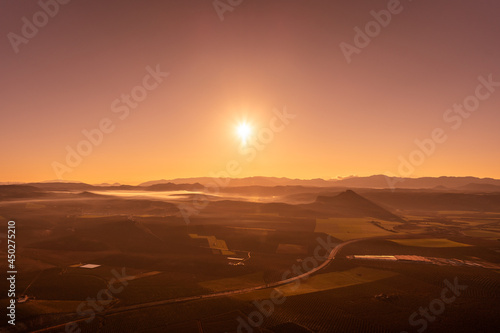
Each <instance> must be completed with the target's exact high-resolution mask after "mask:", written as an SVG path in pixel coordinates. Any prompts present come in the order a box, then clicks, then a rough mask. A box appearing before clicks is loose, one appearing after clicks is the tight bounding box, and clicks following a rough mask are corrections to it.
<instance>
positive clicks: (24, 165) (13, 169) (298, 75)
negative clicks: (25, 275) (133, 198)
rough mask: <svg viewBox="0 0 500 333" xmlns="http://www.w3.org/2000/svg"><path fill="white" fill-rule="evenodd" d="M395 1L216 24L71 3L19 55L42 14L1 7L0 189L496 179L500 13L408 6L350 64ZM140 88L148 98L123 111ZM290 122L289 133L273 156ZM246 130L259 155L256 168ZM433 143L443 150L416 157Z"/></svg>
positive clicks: (234, 14)
mask: <svg viewBox="0 0 500 333" xmlns="http://www.w3.org/2000/svg"><path fill="white" fill-rule="evenodd" d="M42 2H48V3H51V1H42ZM222 2H224V3H227V1H222ZM235 2H237V1H233V3H235ZM391 2H392V1H389V2H388V1H372V0H370V1H326V0H325V1H303V0H300V1H290V0H288V1H285V0H281V1H280V0H273V1H270V0H260V1H259V0H252V1H250V0H244V1H242V2H241V4H239V5H237V6H234V7H233V8H232V11H226V12H224V13H223V14H222V16H223V18H224V20H221V19H220V15H218V13H217V11H216V9H215V8H214V5H213V3H212V1H211V0H204V1H194V0H192V1H141V2H139V1H97V0H90V1H76V0H73V1H71V2H69V3H67V4H59V8H58V12H57V13H55V14H54V13H53V14H54V15H53V17H49V19H48V23H47V24H46V25H43V24H42V26H41V27H39V28H38V32H37V33H36V34H35V35H34V36H33V37H31V38H26V41H27V42H26V43H21V44H18V45H17V49H18V50H17V51H18V52H16V47H13V44H12V38H14V37H12V36H13V35H11V37H10V38H9V33H14V34H16V35H18V36H22V27H23V24H24V22H23V21H22V18H23V17H26V18H27V19H28V21H33V15H34V14H36V13H37V12H39V11H40V10H42V9H41V7H40V5H39V4H38V3H37V2H32V3H31V2H27V1H24V2H17V1H2V2H1V6H2V13H4V14H3V19H2V21H1V23H0V31H1V34H2V35H3V36H4V38H3V40H2V43H1V44H0V48H1V62H0V68H1V73H2V79H1V81H0V84H1V86H0V101H1V102H0V103H1V104H2V106H1V109H0V112H1V119H2V121H1V122H0V138H1V140H0V151H1V152H2V164H1V166H0V182H9V181H21V182H28V181H42V180H49V179H56V178H59V176H61V173H59V174H58V173H57V172H56V171H55V169H54V165H55V164H54V163H56V164H57V165H59V166H60V165H63V166H66V167H67V168H68V169H70V171H68V170H66V172H63V173H62V176H61V177H60V178H62V179H66V180H79V181H84V182H89V183H100V182H115V181H117V182H122V183H129V184H134V183H139V182H143V181H147V180H152V179H161V178H166V179H168V178H179V177H197V176H210V175H211V174H214V173H215V174H217V173H219V172H221V171H223V170H226V168H227V164H228V162H229V161H237V162H238V163H239V167H240V168H238V172H237V173H236V174H235V176H236V177H247V176H256V175H258V176H278V177H290V178H325V179H329V178H336V177H338V176H349V175H359V176H367V175H372V174H388V173H390V174H393V175H401V176H409V177H421V176H442V175H446V176H469V175H470V176H478V177H492V178H500V154H499V152H498V151H499V150H498V143H500V131H499V129H500V87H493V88H491V87H490V88H491V89H492V91H489V90H488V87H484V86H483V87H482V88H478V85H480V84H481V82H482V81H480V80H478V77H483V79H487V78H488V76H490V75H491V78H492V81H494V82H500V66H499V65H500V44H499V43H498V37H499V36H500V21H499V20H498V17H499V14H500V4H499V3H498V2H496V1H494V0H489V1H487V0H479V1H450V0H448V1H444V0H437V1H430V0H419V1H408V0H405V1H401V2H400V4H399V6H398V7H397V8H398V13H397V14H391V16H392V17H391V21H390V22H389V23H388V24H386V26H385V27H382V26H380V24H379V26H380V32H378V33H377V32H376V31H375V33H374V32H371V33H372V35H374V36H373V37H371V41H370V42H369V44H368V45H367V46H366V47H363V48H361V47H358V53H354V54H352V57H351V59H350V62H348V61H347V59H346V57H345V56H344V54H343V52H342V49H341V47H340V45H341V43H348V44H351V45H353V46H356V44H355V40H354V39H355V34H356V32H355V30H354V28H356V27H359V28H360V29H361V30H362V31H364V29H365V25H366V24H367V23H369V22H370V21H374V16H373V14H372V13H371V11H375V12H377V13H378V12H379V11H381V10H385V9H387V8H388V3H391ZM393 5H394V3H393ZM52 10H54V7H53V8H52ZM219 14H220V13H219ZM40 17H41V19H43V17H42V16H40ZM158 69H159V71H160V72H161V73H163V74H158V73H157V75H156V77H155V76H154V75H153V74H151V73H153V72H154V71H155V70H157V71H158ZM167 72H168V76H167V75H166V74H165V73H167ZM148 75H149V76H148ZM483 81H484V80H483ZM138 86H139V87H142V88H136V87H138ZM144 87H145V88H144ZM134 89H135V92H136V93H137V94H139V93H144V92H146V94H147V95H146V96H145V97H144V98H143V100H141V101H140V102H137V105H135V104H133V103H132V104H126V102H124V101H123V100H122V99H121V98H122V97H123V96H124V95H127V94H128V95H130V94H131V92H132V91H134ZM477 89H479V90H480V92H482V93H483V95H482V96H484V94H485V93H486V92H489V95H488V97H487V98H484V100H481V101H480V103H479V105H478V106H477V109H476V110H475V111H473V112H469V113H470V114H469V115H467V117H462V120H461V121H460V125H458V120H456V119H455V121H451V119H450V117H451V116H455V117H456V116H457V115H458V113H449V114H448V121H447V120H446V119H445V118H446V117H445V115H446V112H447V110H448V109H450V108H453V105H454V104H461V103H463V102H464V100H466V99H467V98H468V97H469V96H474V95H475V94H476V91H477ZM137 96H139V95H137ZM141 96H142V95H141ZM141 98H142V97H141ZM117 100H118V101H117ZM471 100H473V99H470V98H469V101H471ZM132 105H134V107H132ZM119 107H122V109H120V110H119V109H118V108H119ZM126 108H128V109H129V110H128V111H125V109H126ZM284 109H286V112H288V113H289V114H293V115H294V116H295V117H294V118H293V119H292V118H291V117H290V118H289V119H286V120H285V122H283V121H282V123H283V125H284V126H283V127H281V126H280V131H274V132H273V134H272V135H273V138H272V140H268V139H269V131H268V130H264V131H265V132H266V133H264V134H262V133H261V132H262V130H263V129H264V128H268V129H269V128H270V122H272V121H273V120H272V119H273V118H275V117H277V113H279V112H281V113H283V110H284ZM125 114H126V116H125ZM120 116H121V117H122V118H123V119H121V118H120ZM106 119H108V120H109V121H108V120H106ZM278 119H279V117H278ZM103 121H104V123H105V124H107V126H104V128H106V129H107V131H108V133H104V132H103V135H102V138H99V137H98V136H96V137H95V140H96V142H98V144H92V143H91V149H90V150H91V151H90V153H88V155H87V156H81V161H79V162H78V163H76V162H75V161H73V162H75V163H73V165H74V166H69V165H68V163H67V161H66V157H67V147H70V149H74V150H75V151H76V150H77V146H78V145H79V144H80V143H81V142H82V140H88V139H87V138H86V137H85V135H84V134H83V133H82V131H84V130H87V131H91V130H93V129H96V128H99V126H100V124H102V122H103ZM242 121H247V122H248V123H249V124H251V126H252V127H253V130H254V134H255V135H256V137H254V139H255V140H260V142H259V141H257V143H258V144H259V147H261V146H263V148H262V150H258V149H256V148H255V156H254V158H253V159H251V160H250V161H249V156H250V155H249V154H242V148H241V147H240V145H241V143H240V140H239V138H238V137H237V136H236V134H235V133H236V127H237V125H238V123H240V122H242ZM106 122H107V123H106ZM276 124H278V123H276ZM454 127H457V128H454ZM111 128H112V130H111ZM436 128H438V129H441V130H442V135H441V137H442V136H446V140H444V142H441V143H436V142H435V149H432V151H431V149H430V148H429V149H430V150H429V151H428V154H425V152H423V153H422V154H424V155H425V156H424V155H422V154H420V153H418V152H415V151H416V150H419V149H420V150H422V149H421V148H419V147H418V145H417V144H416V143H415V140H420V141H422V140H424V142H428V141H425V140H426V139H427V140H429V138H432V133H433V131H434V130H435V129H436ZM258 133H261V134H262V136H261V139H258ZM266 135H268V136H267V137H266ZM262 138H265V141H266V143H265V144H263V142H262ZM82 147H83V148H82ZM428 147H430V146H428ZM80 148H82V149H84V148H88V146H85V144H81V147H80ZM249 148H252V147H248V146H247V149H249ZM84 150H85V149H84ZM87 150H88V149H87ZM252 156H253V155H252ZM422 156H424V157H423V158H422ZM402 159H403V160H405V161H406V162H407V163H409V164H410V165H411V167H410V168H408V166H406V167H402V163H403V162H402ZM412 160H413V161H414V162H415V161H417V162H418V163H413V162H411V161H412ZM412 168H413V170H408V169H412ZM402 171H403V172H402ZM409 171H411V172H409ZM404 173H407V174H404Z"/></svg>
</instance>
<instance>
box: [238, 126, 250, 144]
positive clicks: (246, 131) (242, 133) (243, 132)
mask: <svg viewBox="0 0 500 333" xmlns="http://www.w3.org/2000/svg"><path fill="white" fill-rule="evenodd" d="M236 131H237V133H238V136H239V137H240V140H241V143H242V144H246V143H247V141H248V138H249V137H250V134H251V132H252V129H251V128H250V125H248V124H247V123H241V124H239V125H238V128H237V129H236Z"/></svg>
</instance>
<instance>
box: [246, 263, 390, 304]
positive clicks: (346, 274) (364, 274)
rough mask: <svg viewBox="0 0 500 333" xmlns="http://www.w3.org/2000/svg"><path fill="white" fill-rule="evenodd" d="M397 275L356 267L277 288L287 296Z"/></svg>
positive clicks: (259, 295) (261, 294) (262, 293)
mask: <svg viewBox="0 0 500 333" xmlns="http://www.w3.org/2000/svg"><path fill="white" fill-rule="evenodd" d="M395 275H397V273H394V272H389V271H383V270H379V269H373V268H366V267H355V268H352V269H349V270H346V271H337V272H330V273H324V274H318V275H314V276H312V277H310V278H309V279H307V280H305V281H296V282H292V283H290V284H287V285H285V286H282V287H278V288H276V289H278V290H279V291H281V292H282V293H283V294H284V295H285V296H294V295H302V294H309V293H315V292H318V291H324V290H330V289H337V288H343V287H348V286H353V285H358V284H363V283H368V282H373V281H378V280H382V279H386V278H390V277H393V276H395ZM270 294H271V290H270V289H265V290H258V291H255V292H252V293H248V294H243V295H238V296H237V298H238V299H242V300H255V299H265V298H269V297H270Z"/></svg>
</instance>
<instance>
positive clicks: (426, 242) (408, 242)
mask: <svg viewBox="0 0 500 333" xmlns="http://www.w3.org/2000/svg"><path fill="white" fill-rule="evenodd" d="M390 241H391V242H394V243H397V244H399V245H405V246H419V247H463V246H471V245H469V244H464V243H458V242H454V241H451V240H449V239H446V238H420V239H390Z"/></svg>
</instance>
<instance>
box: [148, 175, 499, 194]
mask: <svg viewBox="0 0 500 333" xmlns="http://www.w3.org/2000/svg"><path fill="white" fill-rule="evenodd" d="M227 181H228V183H227V186H230V187H234V186H308V187H344V188H378V189H382V188H392V187H394V188H407V189H435V190H450V189H456V190H464V191H469V190H472V191H486V192H492V191H493V192H496V191H500V179H493V178H477V177H422V178H400V177H394V178H392V177H387V176H384V175H374V176H369V177H350V178H344V179H331V180H325V179H320V178H317V179H290V178H278V177H247V178H230V179H224V178H222V179H220V180H219V183H220V184H223V183H225V182H227ZM165 183H174V184H194V183H199V184H202V185H208V184H210V183H214V179H213V178H210V177H198V178H177V179H171V180H166V179H161V180H155V181H149V182H145V183H142V184H139V186H151V185H156V184H165ZM219 186H220V187H224V186H225V185H219Z"/></svg>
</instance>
